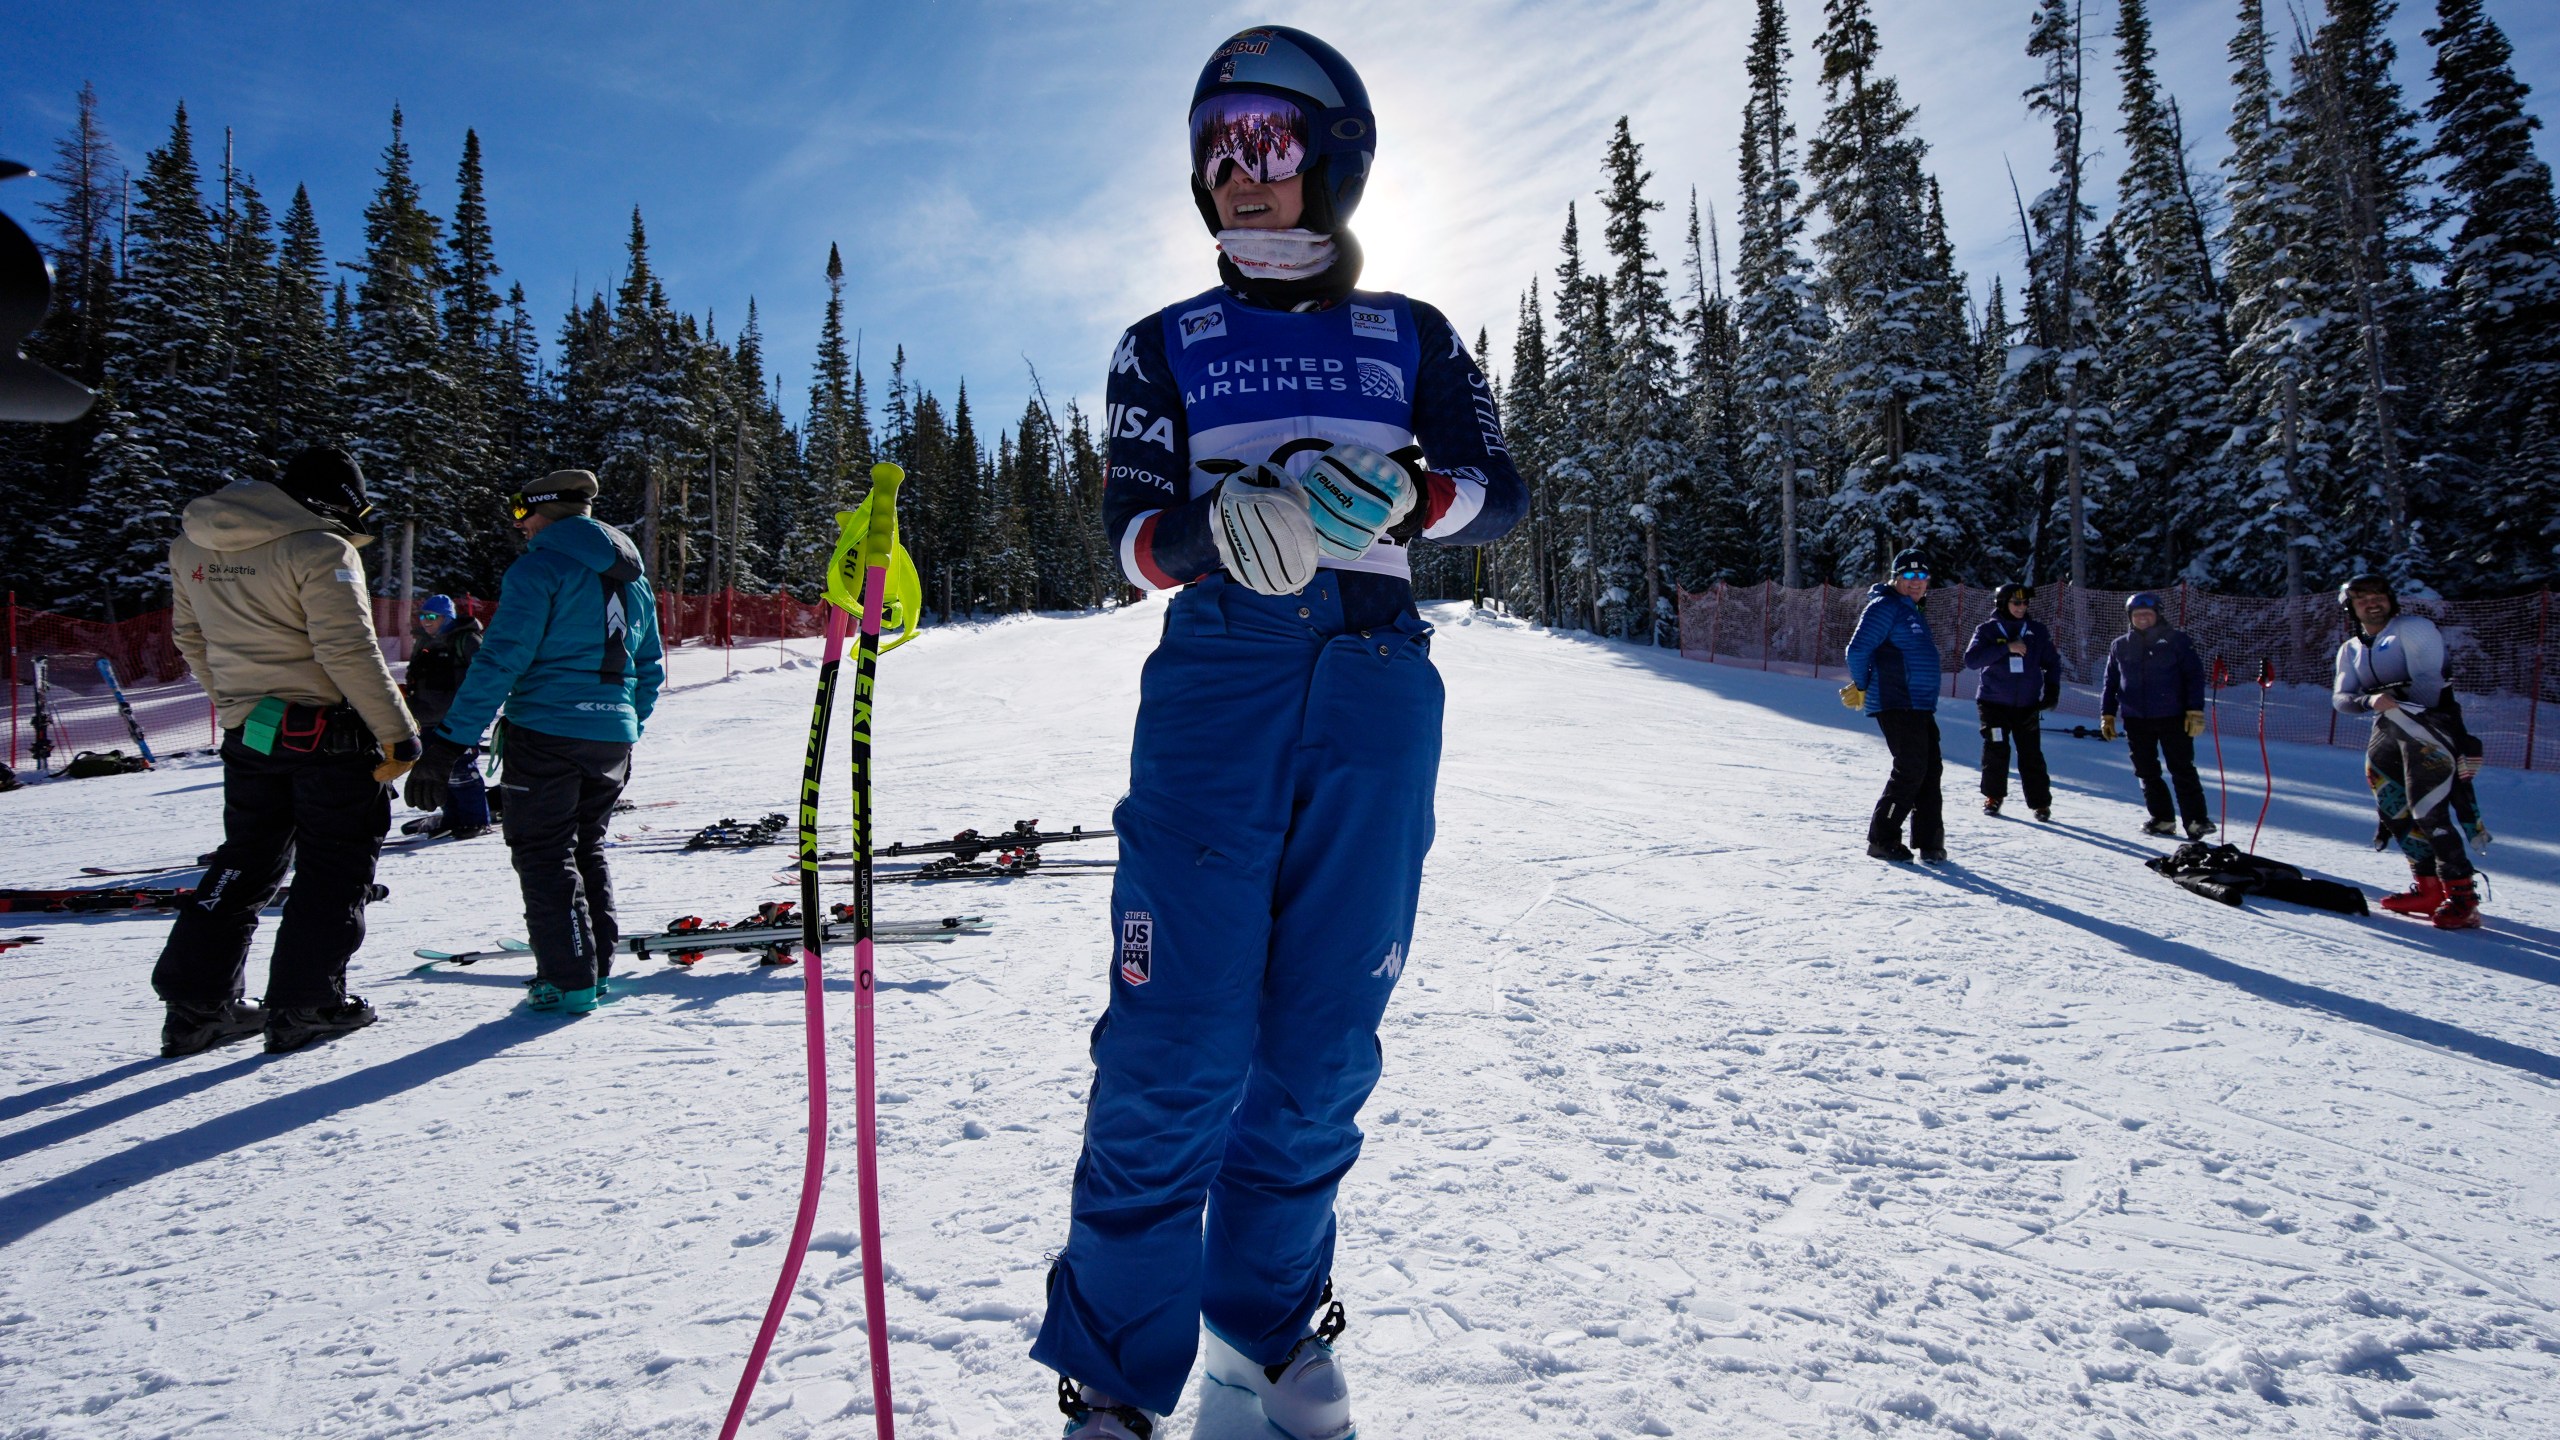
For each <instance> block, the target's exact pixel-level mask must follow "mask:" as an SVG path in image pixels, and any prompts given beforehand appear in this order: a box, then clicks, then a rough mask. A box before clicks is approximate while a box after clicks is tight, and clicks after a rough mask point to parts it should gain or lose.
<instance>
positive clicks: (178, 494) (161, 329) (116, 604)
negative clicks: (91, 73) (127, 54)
mask: <svg viewBox="0 0 2560 1440" xmlns="http://www.w3.org/2000/svg"><path fill="white" fill-rule="evenodd" d="M134 192H135V198H134V207H133V218H132V222H131V224H130V226H129V227H128V229H127V231H126V233H125V237H124V247H125V273H124V277H123V281H122V283H121V285H120V286H119V289H118V294H117V297H116V307H115V308H116V318H115V328H114V329H113V330H112V331H111V332H110V333H109V335H108V347H109V348H108V356H107V363H106V381H107V385H108V388H109V391H110V395H109V398H108V399H107V401H106V402H105V403H106V405H107V407H108V411H109V413H108V414H107V416H106V417H105V419H104V421H103V422H102V424H101V426H100V428H99V431H98V436H97V439H96V441H95V442H94V443H93V444H92V446H91V450H90V460H91V467H92V468H91V472H90V473H91V482H90V486H89V493H88V495H87V496H86V497H84V503H83V504H82V505H81V506H80V507H79V508H78V509H77V510H76V511H75V512H74V513H73V515H72V517H71V519H72V524H71V525H70V526H69V527H68V528H69V529H70V530H71V531H72V532H73V533H74V534H75V535H76V536H77V537H78V545H77V555H76V557H75V558H74V560H73V567H72V569H71V571H70V572H69V574H67V575H66V577H65V581H66V583H65V584H64V585H63V587H62V588H63V591H64V592H66V593H67V594H70V595H74V596H79V597H81V598H82V599H83V600H89V599H91V598H92V597H94V599H95V600H96V601H98V602H102V603H104V604H105V605H106V606H107V607H108V608H109V609H110V611H111V612H112V613H114V614H119V615H130V614H132V613H134V612H135V611H136V610H140V609H146V608H150V607H152V606H155V605H158V604H161V603H165V600H166V596H167V591H168V585H167V570H168V564H167V561H168V545H169V542H170V540H171V539H173V538H175V536H176V535H177V530H178V511H179V508H180V507H181V506H183V505H184V504H185V503H186V502H187V501H189V500H192V499H194V498H195V497H196V496H198V495H202V494H206V493H208V492H210V491H213V490H216V489H219V488H221V487H222V486H223V485H224V484H227V483H229V481H230V480H232V479H233V478H235V476H234V475H233V473H232V471H231V469H230V467H229V464H228V461H229V460H230V458H231V457H232V456H235V455H237V454H239V453H240V452H241V451H242V449H243V448H244V445H243V443H242V434H241V430H240V428H239V425H238V420H237V417H236V415H235V413H234V410H233V404H234V401H233V399H232V396H231V393H230V389H229V377H230V371H231V364H232V357H231V352H230V347H229V345H228V344H227V343H226V342H225V339H224V336H223V330H222V277H223V263H222V252H221V247H220V245H219V244H218V243H217V240H216V238H215V234H214V226H213V219H214V217H213V216H212V215H211V214H209V213H208V212H207V210H206V207H205V202H204V190H203V184H202V176H201V174H200V173H199V172H198V170H197V167H196V158H195V137H194V134H193V132H192V130H191V129H190V128H189V125H188V121H187V110H186V106H184V105H183V104H181V105H180V106H179V107H178V111H177V116H176V119H175V120H174V121H172V123H171V125H170V129H169V140H168V143H167V144H165V145H162V146H161V147H160V148H159V149H157V150H154V151H152V152H151V154H150V156H149V157H148V158H147V159H146V160H145V161H144V163H143V173H142V176H141V178H140V179H138V180H137V181H136V182H135V184H134Z"/></svg>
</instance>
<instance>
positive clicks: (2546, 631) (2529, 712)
mask: <svg viewBox="0 0 2560 1440" xmlns="http://www.w3.org/2000/svg"><path fill="white" fill-rule="evenodd" d="M2550 647H2551V587H2550V586H2548V585H2545V586H2543V587H2542V618H2541V620H2540V621H2539V622H2538V623H2536V624H2535V626H2534V628H2533V681H2532V683H2530V684H2528V685H2527V686H2525V692H2524V694H2525V702H2526V703H2525V712H2524V768H2526V769H2527V770H2530V769H2532V768H2533V739H2534V734H2535V729H2536V722H2538V721H2540V720H2541V719H2542V655H2543V652H2544V651H2545V650H2548V649H2549V648H2550ZM12 648H13V649H14V647H12ZM11 693H12V694H13V695H14V694H15V693H16V692H15V691H12V692H11ZM16 714H17V712H16V711H15V710H14V709H13V710H11V712H10V716H11V718H10V721H9V724H10V733H11V734H12V735H13V736H14V735H15V734H16V733H17V719H16Z"/></svg>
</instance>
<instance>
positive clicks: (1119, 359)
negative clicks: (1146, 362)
mask: <svg viewBox="0 0 2560 1440" xmlns="http://www.w3.org/2000/svg"><path fill="white" fill-rule="evenodd" d="M1111 373H1112V374H1114V375H1128V374H1133V373H1134V374H1135V375H1136V376H1137V377H1138V379H1139V380H1140V381H1142V382H1144V381H1146V379H1147V371H1146V367H1145V366H1143V365H1140V364H1139V363H1138V332H1136V331H1134V330H1132V331H1129V332H1128V333H1127V334H1124V335H1122V336H1121V337H1120V348H1119V349H1117V350H1114V351H1112V352H1111ZM1150 383H1151V382H1150Z"/></svg>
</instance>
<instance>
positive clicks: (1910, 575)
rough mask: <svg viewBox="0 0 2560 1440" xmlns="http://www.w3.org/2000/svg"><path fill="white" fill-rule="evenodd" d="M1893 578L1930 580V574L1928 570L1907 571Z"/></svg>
mask: <svg viewBox="0 0 2560 1440" xmlns="http://www.w3.org/2000/svg"><path fill="white" fill-rule="evenodd" d="M1893 578H1894V579H1896V580H1926V579H1928V578H1929V572H1928V571H1926V570H1905V571H1902V572H1900V573H1899V574H1896V575H1895V576H1894V577H1893Z"/></svg>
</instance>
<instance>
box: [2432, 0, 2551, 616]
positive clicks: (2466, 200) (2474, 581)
mask: <svg viewBox="0 0 2560 1440" xmlns="http://www.w3.org/2000/svg"><path fill="white" fill-rule="evenodd" d="M2427 43H2428V44H2430V45H2432V46H2434V47H2435V52H2436V59H2435V82H2436V89H2435V93H2434V95H2432V96H2430V97H2429V98H2428V100H2427V119H2428V120H2430V121H2431V122H2433V123H2434V124H2435V126H2436V143H2435V150H2434V154H2435V156H2436V157H2437V158H2438V159H2440V160H2442V161H2443V162H2444V164H2445V169H2444V174H2443V185H2444V189H2445V192H2446V195H2447V197H2448V198H2449V200H2450V201H2451V207H2450V208H2451V209H2452V210H2453V211H2454V212H2455V213H2456V214H2458V215H2459V216H2460V217H2461V223H2460V224H2459V225H2458V226H2457V227H2456V229H2455V230H2454V233H2453V240H2452V243H2451V245H2450V246H2449V248H2448V251H2447V254H2446V264H2445V272H2444V288H2445V291H2446V293H2447V297H2448V299H2449V300H2450V302H2451V310H2452V314H2451V316H2450V317H2449V320H2450V324H2449V325H2448V327H2447V334H2446V336H2445V351H2444V370H2443V388H2442V392H2441V394H2442V404H2443V411H2444V419H2445V429H2446V432H2447V438H2448V442H2449V444H2448V448H2451V449H2454V450H2456V451H2457V453H2458V454H2459V456H2460V457H2461V460H2462V461H2463V462H2465V465H2464V469H2463V471H2462V473H2461V474H2460V476H2459V483H2456V484H2454V485H2451V486H2449V487H2448V489H2447V494H2446V497H2445V498H2446V502H2447V505H2446V513H2445V515H2444V516H2443V517H2442V521H2443V523H2444V525H2445V527H2446V532H2447V533H2446V534H2445V539H2444V541H2443V545H2444V549H2445V553H2446V555H2447V556H2448V558H2450V559H2453V560H2454V561H2455V562H2456V564H2457V565H2458V566H2459V572H2458V577H2457V578H2460V579H2462V580H2464V581H2467V582H2468V583H2469V584H2471V585H2473V586H2478V587H2486V588H2493V589H2507V588H2517V587H2522V586H2527V585H2533V584H2537V583H2547V582H2548V581H2549V579H2550V577H2551V576H2552V574H2553V573H2555V571H2560V211H2555V209H2554V206H2553V202H2552V189H2551V167H2550V166H2549V165H2548V164H2546V163H2544V161H2543V159H2542V157H2541V156H2540V155H2538V154H2536V153H2535V150H2534V143H2533V132H2534V131H2535V130H2536V129H2538V128H2540V127H2541V124H2542V122H2541V120H2540V119H2538V118H2537V117H2535V116H2533V115H2531V114H2528V113H2527V112H2526V110H2525V107H2524V102H2525V95H2526V93H2527V92H2526V87H2525V85H2524V82H2522V81H2520V80H2518V79H2517V78H2516V73H2515V65H2514V51H2513V47H2511V46H2510V45H2509V44H2508V43H2507V37H2506V34H2505V33H2504V32H2503V31H2501V30H2500V29H2499V28H2498V24H2497V22H2496V21H2494V20H2492V19H2490V18H2489V16H2488V14H2487V12H2486V10H2485V9H2484V8H2483V7H2482V5H2481V0H2437V5H2436V25H2435V28H2434V29H2431V30H2429V31H2428V32H2427ZM2457 537H2458V538H2457Z"/></svg>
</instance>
